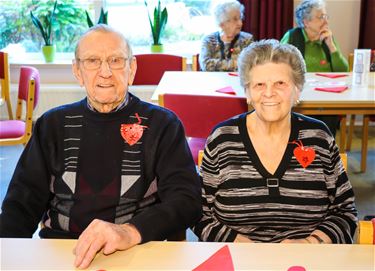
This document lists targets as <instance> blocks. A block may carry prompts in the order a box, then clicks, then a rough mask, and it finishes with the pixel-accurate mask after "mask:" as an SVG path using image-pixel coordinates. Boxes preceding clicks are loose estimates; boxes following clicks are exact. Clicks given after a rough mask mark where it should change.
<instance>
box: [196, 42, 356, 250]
mask: <svg viewBox="0 0 375 271" xmlns="http://www.w3.org/2000/svg"><path fill="white" fill-rule="evenodd" d="M238 66H239V73H240V80H241V85H242V86H243V87H244V88H245V91H246V95H247V100H248V103H249V104H251V105H252V107H253V108H254V110H253V111H251V112H247V113H244V114H241V115H239V116H237V117H234V118H232V119H229V120H227V121H225V122H223V123H221V124H219V125H218V126H217V127H216V128H215V129H214V131H213V132H212V134H211V135H210V136H209V137H208V139H207V143H206V148H205V151H204V157H203V163H202V167H201V170H202V175H203V192H202V193H203V195H202V197H203V216H202V218H201V220H200V222H198V224H197V225H195V226H194V228H193V230H194V232H195V233H196V234H197V236H198V237H199V239H200V240H203V241H219V242H232V241H234V242H281V243H327V244H328V243H352V242H353V235H354V232H355V229H356V223H357V210H356V208H355V204H354V194H353V190H352V186H351V184H350V182H349V180H348V176H347V174H346V172H345V169H344V167H343V163H342V161H341V159H340V155H339V150H338V147H337V145H336V143H335V139H334V138H333V137H332V136H331V134H330V132H329V131H328V129H327V127H326V126H325V125H324V124H323V123H322V122H320V121H318V120H315V119H312V118H309V117H306V116H304V115H301V114H297V113H293V112H292V107H293V105H294V104H296V103H298V98H299V96H300V92H301V90H302V88H303V85H304V82H305V69H306V68H305V63H304V60H303V57H302V55H301V53H300V52H299V51H298V50H297V49H296V48H295V47H293V46H291V45H288V44H280V43H279V42H278V41H276V40H262V41H259V42H254V43H252V44H251V45H250V46H249V47H247V48H245V49H244V50H243V51H242V52H241V54H240V56H239V59H238Z"/></svg>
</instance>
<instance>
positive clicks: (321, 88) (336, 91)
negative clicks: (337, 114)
mask: <svg viewBox="0 0 375 271" xmlns="http://www.w3.org/2000/svg"><path fill="white" fill-rule="evenodd" d="M314 89H315V90H319V91H326V92H335V93H340V92H343V91H345V90H347V89H348V87H347V86H340V87H316V88H314Z"/></svg>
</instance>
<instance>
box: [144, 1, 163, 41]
mask: <svg viewBox="0 0 375 271" xmlns="http://www.w3.org/2000/svg"><path fill="white" fill-rule="evenodd" d="M144 3H145V6H146V7H148V6H147V2H146V0H144ZM147 15H148V20H149V22H150V27H151V32H152V38H153V44H154V45H161V42H160V39H161V36H162V35H163V32H164V28H165V25H166V24H167V21H168V11H167V8H166V7H164V9H163V10H161V4H160V0H159V1H158V5H157V6H156V7H155V8H154V18H153V20H151V16H150V13H149V12H147Z"/></svg>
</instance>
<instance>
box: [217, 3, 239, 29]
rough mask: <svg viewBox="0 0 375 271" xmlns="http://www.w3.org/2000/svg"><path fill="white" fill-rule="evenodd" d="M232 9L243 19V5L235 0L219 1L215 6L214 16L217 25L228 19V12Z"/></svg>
mask: <svg viewBox="0 0 375 271" xmlns="http://www.w3.org/2000/svg"><path fill="white" fill-rule="evenodd" d="M232 10H238V11H239V12H240V14H241V19H243V13H244V10H245V7H244V6H243V5H242V4H241V3H240V2H238V1H237V0H230V1H227V2H223V3H219V4H218V5H216V6H215V9H214V17H215V21H216V23H217V25H218V26H220V24H222V23H224V22H225V21H226V20H228V19H230V18H228V14H229V12H230V11H232Z"/></svg>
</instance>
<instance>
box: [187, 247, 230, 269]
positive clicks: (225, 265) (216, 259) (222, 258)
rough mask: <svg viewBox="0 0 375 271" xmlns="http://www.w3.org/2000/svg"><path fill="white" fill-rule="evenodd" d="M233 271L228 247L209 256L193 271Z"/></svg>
mask: <svg viewBox="0 0 375 271" xmlns="http://www.w3.org/2000/svg"><path fill="white" fill-rule="evenodd" d="M210 270H212V271H234V266H233V260H232V256H231V255H230V251H229V247H228V245H226V246H223V247H222V248H221V249H219V250H218V251H216V252H215V253H214V254H212V255H211V257H210V258H208V259H207V260H206V261H204V262H203V263H201V264H200V265H198V266H197V267H196V268H194V269H193V271H210Z"/></svg>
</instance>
